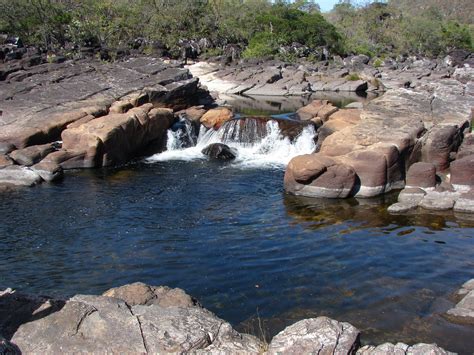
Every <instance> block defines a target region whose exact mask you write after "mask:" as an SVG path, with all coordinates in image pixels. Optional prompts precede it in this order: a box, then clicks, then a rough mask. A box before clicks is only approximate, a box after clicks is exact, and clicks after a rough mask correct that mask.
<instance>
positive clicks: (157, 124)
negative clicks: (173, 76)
mask: <svg viewBox="0 0 474 355" xmlns="http://www.w3.org/2000/svg"><path fill="white" fill-rule="evenodd" d="M173 119H174V116H173V112H172V110H170V109H164V108H152V105H151V104H147V105H143V106H141V107H137V108H134V109H131V110H129V111H128V112H127V113H124V114H110V115H107V116H103V117H99V118H97V119H95V120H92V121H90V122H88V123H86V124H83V125H81V126H79V127H76V128H71V129H67V130H65V131H64V132H63V134H62V139H63V148H64V149H65V150H70V151H72V152H76V153H83V154H84V159H83V167H99V166H111V165H116V164H122V163H125V162H127V161H128V160H129V159H130V158H132V157H134V156H136V155H137V154H139V153H140V152H141V151H142V150H143V149H145V148H147V147H148V146H149V145H150V144H156V145H157V148H161V147H163V145H164V144H165V141H166V131H167V129H168V128H169V127H170V126H171V124H172V122H173Z"/></svg>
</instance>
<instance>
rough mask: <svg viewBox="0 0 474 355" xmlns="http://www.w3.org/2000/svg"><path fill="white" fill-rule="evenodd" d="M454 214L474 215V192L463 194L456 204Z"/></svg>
mask: <svg viewBox="0 0 474 355" xmlns="http://www.w3.org/2000/svg"><path fill="white" fill-rule="evenodd" d="M453 209H454V212H465V213H474V190H471V191H470V192H468V193H464V194H461V196H459V198H458V199H457V200H456V202H455V204H454V208H453Z"/></svg>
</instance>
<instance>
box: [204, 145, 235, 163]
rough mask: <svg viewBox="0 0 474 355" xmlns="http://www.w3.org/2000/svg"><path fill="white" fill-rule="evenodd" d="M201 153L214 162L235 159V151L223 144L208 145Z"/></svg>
mask: <svg viewBox="0 0 474 355" xmlns="http://www.w3.org/2000/svg"><path fill="white" fill-rule="evenodd" d="M201 152H202V154H204V155H207V156H208V157H209V158H211V159H215V160H233V159H235V158H236V157H237V151H236V150H235V149H233V148H231V147H229V146H228V145H226V144H223V143H213V144H210V145H208V146H207V147H206V148H204V149H203V150H202V151H201Z"/></svg>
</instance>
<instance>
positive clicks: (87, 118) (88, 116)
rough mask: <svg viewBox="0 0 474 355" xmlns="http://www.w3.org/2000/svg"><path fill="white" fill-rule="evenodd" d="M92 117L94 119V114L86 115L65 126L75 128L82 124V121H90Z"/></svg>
mask: <svg viewBox="0 0 474 355" xmlns="http://www.w3.org/2000/svg"><path fill="white" fill-rule="evenodd" d="M93 119H95V116H93V115H87V116H84V117H82V118H80V119H78V120H77V121H74V122H73V123H70V124H68V125H67V127H66V128H76V127H79V126H80V125H83V124H84V123H87V122H90V121H92V120H93Z"/></svg>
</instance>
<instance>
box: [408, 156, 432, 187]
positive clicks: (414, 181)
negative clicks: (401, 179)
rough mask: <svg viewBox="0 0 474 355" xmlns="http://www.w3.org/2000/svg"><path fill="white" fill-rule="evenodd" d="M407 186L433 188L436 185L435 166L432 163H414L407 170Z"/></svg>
mask: <svg viewBox="0 0 474 355" xmlns="http://www.w3.org/2000/svg"><path fill="white" fill-rule="evenodd" d="M406 179H407V181H406V184H407V187H421V188H423V189H433V188H434V187H435V186H436V167H435V166H434V164H432V163H423V162H419V163H415V164H413V165H412V166H410V168H409V169H408V172H407V178H406Z"/></svg>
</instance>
